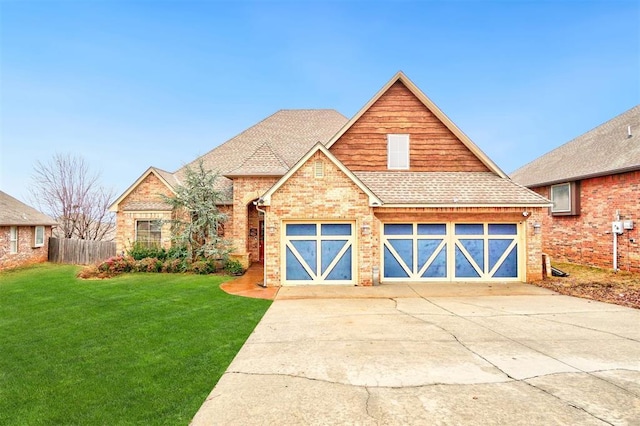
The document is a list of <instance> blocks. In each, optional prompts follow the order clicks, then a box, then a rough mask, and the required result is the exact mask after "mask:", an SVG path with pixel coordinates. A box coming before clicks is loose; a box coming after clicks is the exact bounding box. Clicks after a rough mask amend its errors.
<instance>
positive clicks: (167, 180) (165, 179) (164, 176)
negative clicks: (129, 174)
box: [109, 167, 179, 212]
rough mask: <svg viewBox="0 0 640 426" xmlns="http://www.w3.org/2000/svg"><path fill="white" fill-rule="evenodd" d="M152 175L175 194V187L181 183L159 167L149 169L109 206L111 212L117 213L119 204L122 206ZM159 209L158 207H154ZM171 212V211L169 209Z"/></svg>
mask: <svg viewBox="0 0 640 426" xmlns="http://www.w3.org/2000/svg"><path fill="white" fill-rule="evenodd" d="M150 174H154V175H155V176H156V177H157V178H158V179H160V182H162V183H163V184H165V185H166V186H167V188H169V189H170V190H171V192H175V187H176V186H178V185H179V182H178V180H177V178H176V177H175V176H174V175H173V174H171V173H169V172H167V171H165V170H161V169H158V168H157V167H149V168H148V169H147V170H146V171H145V172H144V173H143V174H142V175H141V176H140V177H139V178H138V180H136V181H135V182H134V183H133V185H131V186H130V187H129V188H127V190H126V191H124V192H123V193H122V195H121V196H120V197H118V199H117V200H116V201H114V202H113V203H112V204H111V205H110V206H109V211H112V212H116V211H118V204H120V203H121V202H122V200H124V199H125V198H127V196H128V195H129V194H131V192H132V191H133V190H134V189H135V188H136V187H137V186H138V185H140V183H142V181H143V180H145V179H146V178H147V176H149V175H150ZM151 204H162V205H164V203H151ZM154 207H157V206H154ZM137 210H140V209H137ZM150 210H166V209H158V208H150ZM169 210H170V209H169Z"/></svg>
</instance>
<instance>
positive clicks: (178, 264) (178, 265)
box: [161, 259, 187, 273]
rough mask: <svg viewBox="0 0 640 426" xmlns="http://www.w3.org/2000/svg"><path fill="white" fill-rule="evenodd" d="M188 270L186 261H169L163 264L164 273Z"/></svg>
mask: <svg viewBox="0 0 640 426" xmlns="http://www.w3.org/2000/svg"><path fill="white" fill-rule="evenodd" d="M186 270H187V262H186V261H185V259H167V260H165V261H164V262H163V263H162V269H161V271H162V272H169V273H171V272H184V271H186Z"/></svg>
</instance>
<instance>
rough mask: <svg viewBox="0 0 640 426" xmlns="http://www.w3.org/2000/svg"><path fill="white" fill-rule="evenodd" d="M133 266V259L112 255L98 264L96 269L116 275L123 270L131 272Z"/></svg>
mask: <svg viewBox="0 0 640 426" xmlns="http://www.w3.org/2000/svg"><path fill="white" fill-rule="evenodd" d="M133 267H134V260H133V258H131V257H127V256H113V257H110V258H109V259H107V260H105V261H104V262H102V263H100V264H99V265H98V271H99V272H103V273H105V274H107V275H117V274H122V273H124V272H131V271H132V270H133Z"/></svg>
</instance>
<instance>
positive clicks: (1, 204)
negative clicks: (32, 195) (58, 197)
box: [0, 191, 56, 226]
mask: <svg viewBox="0 0 640 426" xmlns="http://www.w3.org/2000/svg"><path fill="white" fill-rule="evenodd" d="M55 224H56V221H55V220H53V219H52V218H50V217H49V216H47V215H46V214H44V213H40V212H39V211H38V210H36V209H34V208H33V207H31V206H28V205H27V204H25V203H23V202H22V201H20V200H17V199H15V198H13V197H12V196H11V195H9V194H7V193H6V192H2V191H0V225H4V226H33V225H55Z"/></svg>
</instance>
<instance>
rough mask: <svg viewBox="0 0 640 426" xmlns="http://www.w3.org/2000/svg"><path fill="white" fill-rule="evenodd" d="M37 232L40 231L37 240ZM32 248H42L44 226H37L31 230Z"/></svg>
mask: <svg viewBox="0 0 640 426" xmlns="http://www.w3.org/2000/svg"><path fill="white" fill-rule="evenodd" d="M38 231H40V235H39V236H40V238H38ZM33 246H34V247H42V246H44V226H42V225H38V226H35V227H34V228H33Z"/></svg>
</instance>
